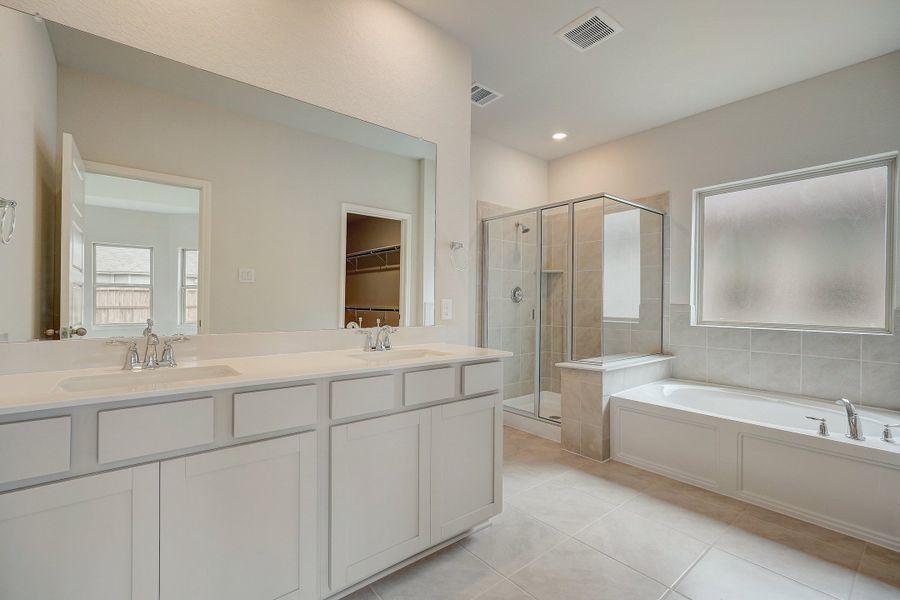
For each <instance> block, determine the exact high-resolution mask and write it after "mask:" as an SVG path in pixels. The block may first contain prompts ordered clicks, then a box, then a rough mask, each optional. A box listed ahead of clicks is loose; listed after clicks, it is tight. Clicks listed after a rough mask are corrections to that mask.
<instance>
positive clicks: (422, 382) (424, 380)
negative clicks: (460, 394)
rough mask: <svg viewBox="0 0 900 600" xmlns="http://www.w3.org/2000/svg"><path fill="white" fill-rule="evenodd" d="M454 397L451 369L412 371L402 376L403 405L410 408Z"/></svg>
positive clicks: (454, 385) (454, 388) (454, 390)
mask: <svg viewBox="0 0 900 600" xmlns="http://www.w3.org/2000/svg"><path fill="white" fill-rule="evenodd" d="M455 395H456V382H455V381H454V377H453V367H442V368H440V369H428V370H427V371H413V372H412V373H406V374H405V375H404V376H403V404H404V405H405V406H412V405H414V404H424V403H425V402H437V401H438V400H448V399H450V398H452V397H453V396H455Z"/></svg>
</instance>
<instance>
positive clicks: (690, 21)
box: [396, 0, 900, 159]
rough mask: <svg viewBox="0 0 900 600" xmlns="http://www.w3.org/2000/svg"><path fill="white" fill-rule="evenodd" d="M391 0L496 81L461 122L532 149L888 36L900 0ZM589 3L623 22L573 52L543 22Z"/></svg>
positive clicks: (676, 113) (559, 151)
mask: <svg viewBox="0 0 900 600" xmlns="http://www.w3.org/2000/svg"><path fill="white" fill-rule="evenodd" d="M396 1H397V2H398V3H399V4H401V5H403V6H406V7H407V8H409V9H410V10H412V11H413V12H415V13H417V14H418V15H420V16H422V17H423V18H425V19H427V20H429V21H431V22H432V23H434V24H436V25H437V26H438V27H440V28H442V29H444V30H445V31H447V32H449V33H450V34H451V35H453V36H454V37H456V38H457V39H459V40H461V41H462V42H463V43H465V44H466V45H468V46H469V47H470V48H471V49H472V53H473V77H474V78H475V80H477V81H478V82H479V83H481V84H483V85H486V86H488V87H491V88H493V89H496V90H497V91H499V92H500V93H502V94H504V97H503V98H500V99H499V100H496V101H494V102H492V103H491V104H490V105H488V106H485V107H483V108H479V107H474V106H473V108H472V130H473V132H475V133H476V134H479V135H482V136H484V137H487V138H490V139H492V140H494V141H496V142H500V143H502V144H505V145H508V146H511V147H513V148H518V149H519V150H523V151H525V152H528V153H530V154H532V155H534V156H538V157H541V158H544V159H553V158H557V157H560V156H563V155H566V154H570V153H572V152H575V151H578V150H581V149H584V148H587V147H590V146H593V145H596V144H600V143H604V142H607V141H610V140H614V139H618V138H621V137H624V136H627V135H631V134H633V133H637V132H639V131H644V130H646V129H650V128H653V127H656V126H659V125H663V124H665V123H670V122H672V121H675V120H677V119H681V118H683V117H687V116H689V115H693V114H697V113H699V112H703V111H706V110H709V109H711V108H715V107H717V106H722V105H724V104H728V103H730V102H734V101H736V100H740V99H743V98H747V97H750V96H754V95H756V94H760V93H763V92H766V91H769V90H772V89H776V88H779V87H782V86H785V85H788V84H790V83H794V82H797V81H801V80H803V79H808V78H810V77H815V76H816V75H820V74H822V73H827V72H828V71H833V70H835V69H839V68H841V67H845V66H848V65H851V64H854V63H858V62H861V61H863V60H867V59H869V58H874V57H876V56H880V55H882V54H886V53H888V52H892V51H894V50H898V49H900V0H678V1H673V0H454V1H453V2H447V1H446V0H396ZM593 8H601V9H603V10H604V11H606V12H607V13H608V14H609V15H610V16H611V17H612V18H613V19H615V20H616V21H618V22H619V23H620V24H621V25H622V26H623V27H624V31H622V32H621V33H619V34H618V35H616V36H614V37H612V38H609V39H607V40H606V41H604V42H601V43H600V44H599V45H597V46H595V47H594V48H592V49H590V50H588V51H587V52H584V53H579V52H577V51H575V50H574V49H572V48H571V47H570V46H568V45H566V44H565V43H563V42H562V41H561V40H560V39H559V38H557V37H556V36H555V33H556V31H557V30H558V29H559V28H561V27H562V26H564V25H566V24H567V23H569V22H570V21H572V20H573V19H575V18H576V17H579V16H581V15H582V14H583V13H585V12H587V11H589V10H591V9H593ZM860 92H861V93H865V90H861V91H860ZM556 131H564V132H567V133H568V134H569V137H568V138H567V139H565V140H563V141H554V140H551V139H550V135H551V134H552V133H554V132H556Z"/></svg>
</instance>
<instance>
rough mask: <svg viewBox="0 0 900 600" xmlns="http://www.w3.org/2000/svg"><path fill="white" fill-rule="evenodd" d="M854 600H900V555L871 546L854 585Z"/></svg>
mask: <svg viewBox="0 0 900 600" xmlns="http://www.w3.org/2000/svg"><path fill="white" fill-rule="evenodd" d="M851 598H852V599H853V600H900V553H897V552H892V551H890V550H886V549H884V548H881V547H879V546H874V545H872V544H869V545H868V547H867V548H866V550H865V553H864V554H863V557H862V560H861V561H860V563H859V573H858V574H857V576H856V582H855V583H854V584H853V594H852V596H851Z"/></svg>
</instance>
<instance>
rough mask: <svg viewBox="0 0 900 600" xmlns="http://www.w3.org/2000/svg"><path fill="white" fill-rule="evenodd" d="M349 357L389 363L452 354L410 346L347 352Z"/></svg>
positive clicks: (374, 362) (372, 362)
mask: <svg viewBox="0 0 900 600" xmlns="http://www.w3.org/2000/svg"><path fill="white" fill-rule="evenodd" d="M347 356H349V357H350V358H355V359H357V360H361V361H364V362H367V363H371V364H378V365H384V364H390V363H395V362H402V361H405V360H419V359H423V358H443V357H445V356H452V355H451V354H450V353H449V352H439V351H437V350H429V349H428V348H410V349H409V350H384V351H380V350H376V351H372V352H354V353H352V354H348V355H347Z"/></svg>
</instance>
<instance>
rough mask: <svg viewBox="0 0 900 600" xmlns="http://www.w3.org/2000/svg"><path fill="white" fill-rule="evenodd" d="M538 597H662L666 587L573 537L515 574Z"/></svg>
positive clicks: (587, 599)
mask: <svg viewBox="0 0 900 600" xmlns="http://www.w3.org/2000/svg"><path fill="white" fill-rule="evenodd" d="M512 580H513V582H514V583H516V584H517V585H520V586H522V588H524V589H525V591H527V592H529V593H530V594H531V595H533V596H534V597H535V598H537V599H538V600H562V599H565V600H598V599H600V598H610V599H616V600H658V599H659V598H660V597H661V596H662V595H663V593H665V591H666V588H665V587H664V586H662V585H660V584H659V583H658V582H656V581H653V580H652V579H650V578H648V577H645V576H644V575H641V574H640V573H638V572H637V571H634V570H633V569H630V568H628V567H626V566H625V565H623V564H622V563H619V562H617V561H615V560H613V559H611V558H609V557H608V556H606V555H604V554H602V553H600V552H598V551H596V550H594V549H593V548H591V547H589V546H587V545H585V544H582V543H581V542H579V541H577V540H574V539H570V540H568V541H566V542H564V543H563V544H560V545H559V546H557V547H556V548H554V549H553V550H551V551H550V552H548V553H547V554H545V555H543V556H542V557H540V558H539V559H537V560H536V561H534V562H533V563H531V564H530V565H528V566H527V567H525V568H524V569H522V570H521V571H519V572H518V573H516V574H515V575H513V576H512Z"/></svg>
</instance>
